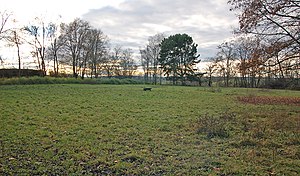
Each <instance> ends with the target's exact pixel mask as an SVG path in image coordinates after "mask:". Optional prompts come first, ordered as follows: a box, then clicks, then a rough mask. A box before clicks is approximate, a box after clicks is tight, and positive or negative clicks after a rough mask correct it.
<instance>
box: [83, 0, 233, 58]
mask: <svg viewBox="0 0 300 176" xmlns="http://www.w3.org/2000/svg"><path fill="white" fill-rule="evenodd" d="M83 19H85V20H88V21H90V22H91V24H92V25H93V26H95V27H99V28H100V29H102V30H103V32H104V33H105V34H107V35H108V36H109V37H110V39H111V41H112V43H118V44H120V45H123V46H124V47H130V48H132V49H133V50H138V48H139V47H143V46H144V45H146V43H147V38H148V37H149V36H152V35H155V34H156V33H159V32H164V33H165V34H167V35H171V34H176V33H187V34H189V35H191V36H192V37H193V39H194V41H195V43H197V44H199V51H200V52H203V54H202V53H200V54H202V57H209V56H213V55H214V54H215V52H216V49H215V48H216V47H217V44H214V43H218V42H222V41H223V40H225V39H226V38H228V37H231V36H232V34H231V31H232V26H234V25H236V22H237V20H236V18H235V16H234V15H233V14H231V12H229V7H228V5H227V0H210V1H203V0H185V1H182V0H127V1H125V2H123V3H122V4H120V6H119V7H118V8H116V7H109V6H108V7H104V8H101V9H93V10H90V11H89V12H88V13H86V14H85V15H83Z"/></svg>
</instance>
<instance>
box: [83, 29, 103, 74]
mask: <svg viewBox="0 0 300 176" xmlns="http://www.w3.org/2000/svg"><path fill="white" fill-rule="evenodd" d="M86 46H87V48H86V49H87V50H90V52H89V55H90V56H89V60H88V63H89V68H90V69H91V78H92V76H93V75H95V77H96V78H97V77H98V74H99V70H100V66H101V64H102V63H103V62H104V61H105V60H106V58H107V57H108V54H107V53H108V37H107V36H106V35H104V33H103V32H102V31H101V30H100V29H92V30H90V32H89V35H88V41H87V45H86Z"/></svg>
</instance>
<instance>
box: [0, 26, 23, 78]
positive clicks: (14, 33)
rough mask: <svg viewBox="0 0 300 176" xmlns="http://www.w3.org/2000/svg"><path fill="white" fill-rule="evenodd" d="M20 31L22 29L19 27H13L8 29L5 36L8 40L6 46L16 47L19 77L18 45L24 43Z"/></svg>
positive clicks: (19, 59)
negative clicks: (7, 33)
mask: <svg viewBox="0 0 300 176" xmlns="http://www.w3.org/2000/svg"><path fill="white" fill-rule="evenodd" d="M21 32H22V30H20V29H13V30H10V32H9V35H8V36H7V37H5V39H6V41H7V42H8V46H13V47H16V48H17V55H18V65H19V66H18V69H19V73H18V74H19V77H20V76H21V55H20V46H21V45H22V44H23V43H24V42H23V39H22V38H21Z"/></svg>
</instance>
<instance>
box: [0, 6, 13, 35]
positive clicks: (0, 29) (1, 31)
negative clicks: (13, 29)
mask: <svg viewBox="0 0 300 176" xmlns="http://www.w3.org/2000/svg"><path fill="white" fill-rule="evenodd" d="M0 16H1V17H0V18H1V21H0V40H2V39H3V38H4V37H5V34H6V33H7V32H9V29H8V28H6V26H7V23H8V20H9V18H10V17H11V13H8V12H7V11H4V12H0Z"/></svg>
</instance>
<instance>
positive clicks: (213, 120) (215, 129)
mask: <svg viewBox="0 0 300 176" xmlns="http://www.w3.org/2000/svg"><path fill="white" fill-rule="evenodd" d="M231 116H232V117H231ZM233 116H234V115H228V114H226V113H224V114H221V115H220V116H212V115H208V114H205V115H203V116H202V117H200V118H199V119H198V120H197V133H203V134H206V136H207V138H209V139H210V138H214V137H220V138H227V137H229V129H228V125H229V121H228V120H230V119H233Z"/></svg>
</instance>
